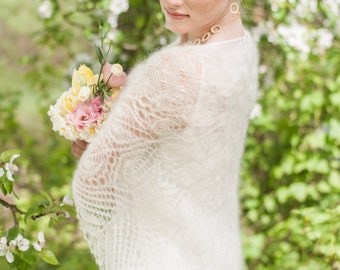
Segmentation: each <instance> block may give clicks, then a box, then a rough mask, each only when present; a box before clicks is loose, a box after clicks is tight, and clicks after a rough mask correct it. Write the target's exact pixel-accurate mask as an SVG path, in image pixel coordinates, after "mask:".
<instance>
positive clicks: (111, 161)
mask: <svg viewBox="0 0 340 270" xmlns="http://www.w3.org/2000/svg"><path fill="white" fill-rule="evenodd" d="M257 73H258V72H257V51H256V46H255V44H254V42H253V41H252V39H251V37H250V36H249V34H248V33H246V34H245V35H244V37H242V38H239V39H234V40H230V41H227V42H220V43H213V44H208V45H184V46H183V45H172V46H169V47H165V48H163V49H161V50H159V51H157V52H155V53H154V54H152V55H151V56H150V57H149V58H148V59H146V60H145V61H144V62H142V63H140V64H139V65H137V66H136V67H135V69H134V70H133V71H132V72H131V74H130V75H129V78H128V83H127V85H126V87H125V89H124V90H123V91H122V94H121V96H120V98H119V100H118V102H117V103H116V105H115V107H114V108H113V110H112V112H111V113H110V116H109V118H108V120H107V122H106V124H105V126H104V127H103V129H102V130H101V131H100V133H99V135H98V136H97V137H96V138H95V139H94V140H93V141H92V142H91V144H90V145H89V146H88V149H87V150H86V151H85V153H84V154H83V156H82V158H81V159H80V161H79V165H78V168H77V170H76V172H75V175H74V179H73V193H74V194H73V195H74V201H75V203H76V207H77V211H78V217H79V220H80V224H81V228H82V230H83V232H84V235H85V238H86V239H87V241H88V243H89V245H90V249H91V252H92V253H93V255H94V257H95V259H96V262H97V264H98V265H99V267H100V269H101V270H160V269H162V270H239V269H242V268H243V260H242V248H241V240H240V228H239V227H240V226H239V203H238V181H239V169H240V160H241V156H242V153H243V148H244V139H245V134H246V130H247V126H248V119H249V115H250V112H251V110H252V108H253V106H254V104H255V100H256V91H257Z"/></svg>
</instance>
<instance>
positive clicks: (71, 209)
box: [60, 204, 77, 217]
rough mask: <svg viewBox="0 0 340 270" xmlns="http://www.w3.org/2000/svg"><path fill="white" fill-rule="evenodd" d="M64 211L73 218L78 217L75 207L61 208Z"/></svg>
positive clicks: (64, 206)
mask: <svg viewBox="0 0 340 270" xmlns="http://www.w3.org/2000/svg"><path fill="white" fill-rule="evenodd" d="M60 208H61V209H62V210H63V211H66V212H67V213H69V214H70V216H72V217H76V215H77V214H76V209H75V207H74V206H71V205H67V204H64V205H63V206H61V207H60Z"/></svg>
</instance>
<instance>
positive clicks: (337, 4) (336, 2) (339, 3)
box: [323, 0, 340, 16]
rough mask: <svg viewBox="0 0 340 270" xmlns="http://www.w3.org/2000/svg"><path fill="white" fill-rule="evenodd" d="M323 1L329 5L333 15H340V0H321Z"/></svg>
mask: <svg viewBox="0 0 340 270" xmlns="http://www.w3.org/2000/svg"><path fill="white" fill-rule="evenodd" d="M323 3H324V4H326V5H328V6H329V10H331V11H332V12H333V13H334V15H336V16H339V15H340V0H323Z"/></svg>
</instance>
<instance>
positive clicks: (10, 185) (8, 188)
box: [4, 180, 13, 194]
mask: <svg viewBox="0 0 340 270" xmlns="http://www.w3.org/2000/svg"><path fill="white" fill-rule="evenodd" d="M4 186H5V188H6V191H7V194H10V193H12V192H13V182H12V181H9V180H5V183H4Z"/></svg>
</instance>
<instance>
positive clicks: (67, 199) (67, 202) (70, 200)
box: [63, 195, 74, 206]
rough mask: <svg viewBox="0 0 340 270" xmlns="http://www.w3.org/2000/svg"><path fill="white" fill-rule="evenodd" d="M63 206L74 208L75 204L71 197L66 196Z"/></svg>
mask: <svg viewBox="0 0 340 270" xmlns="http://www.w3.org/2000/svg"><path fill="white" fill-rule="evenodd" d="M63 204H66V205H69V206H73V205H74V202H73V200H72V199H71V198H70V197H69V196H67V195H65V196H64V198H63Z"/></svg>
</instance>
